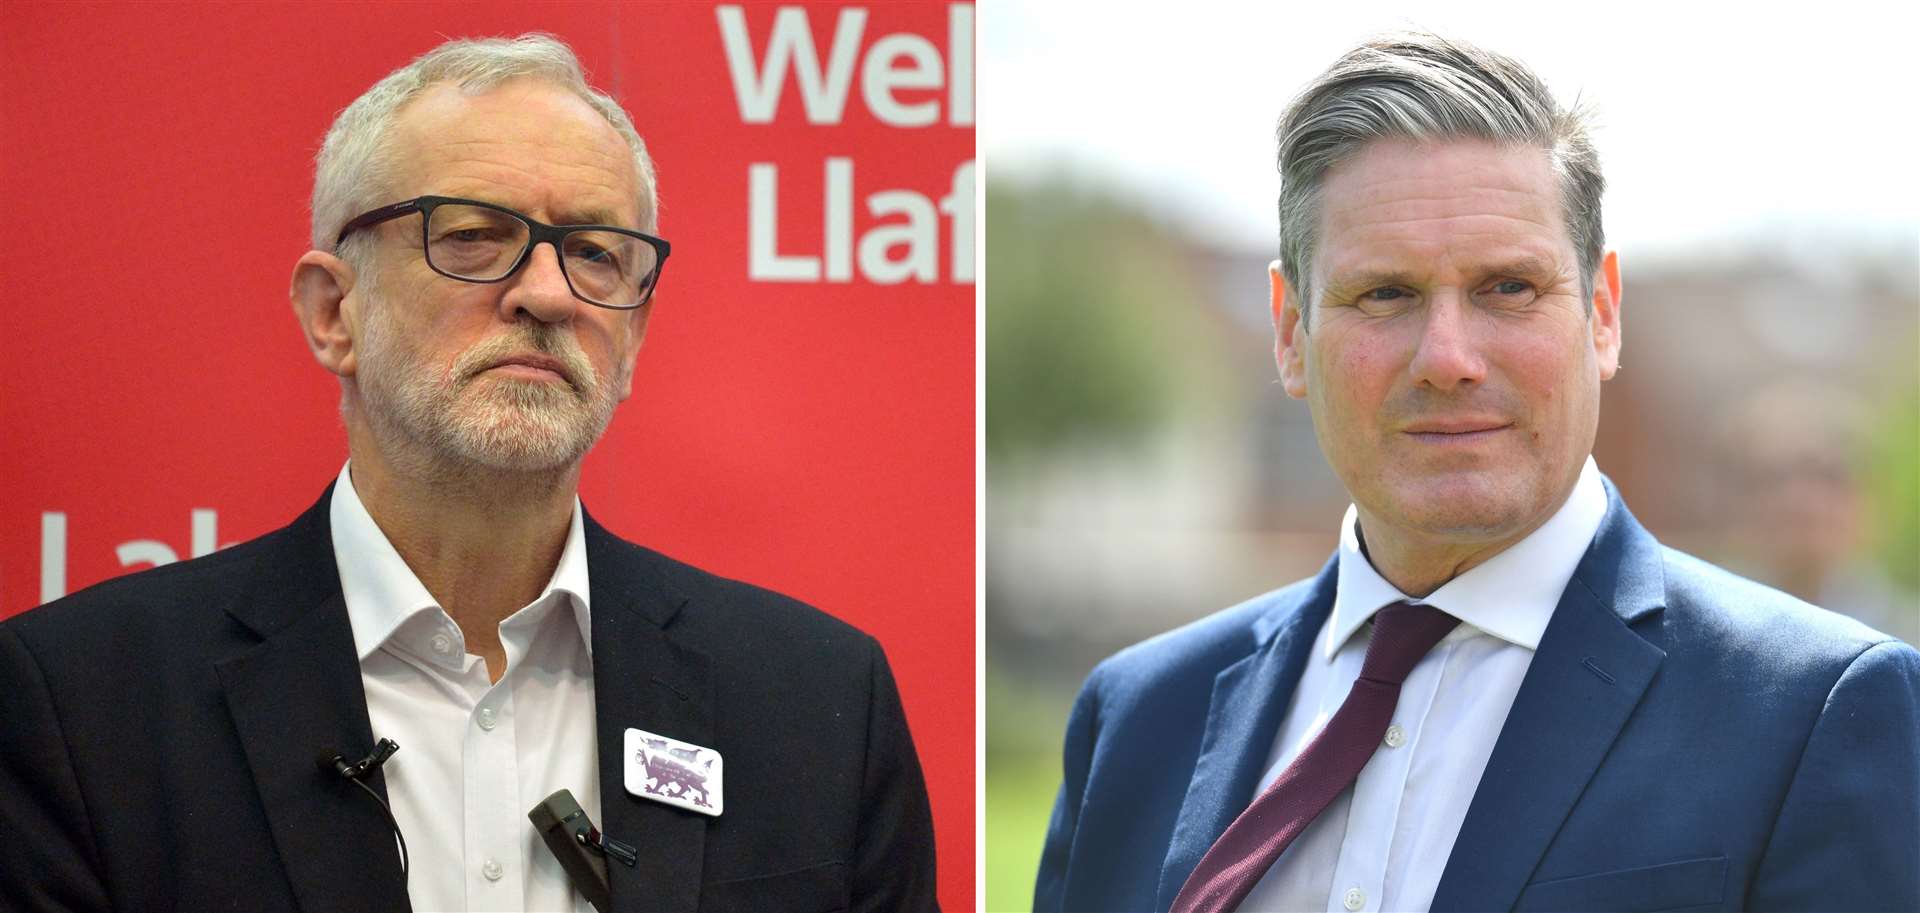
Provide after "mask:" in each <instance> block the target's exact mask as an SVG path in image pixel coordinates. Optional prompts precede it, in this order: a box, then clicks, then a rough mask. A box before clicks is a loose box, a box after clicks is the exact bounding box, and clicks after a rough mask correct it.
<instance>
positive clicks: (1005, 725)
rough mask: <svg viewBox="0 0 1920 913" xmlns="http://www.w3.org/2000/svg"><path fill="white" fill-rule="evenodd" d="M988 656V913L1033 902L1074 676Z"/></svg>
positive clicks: (1017, 912)
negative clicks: (1039, 673) (1029, 669)
mask: <svg viewBox="0 0 1920 913" xmlns="http://www.w3.org/2000/svg"><path fill="white" fill-rule="evenodd" d="M1013 668H1017V667H1016V666H1010V665H1009V664H1007V663H1004V662H1003V663H1000V664H996V663H995V662H994V661H993V659H992V657H991V655H989V658H988V661H987V772H986V777H987V810H986V811H987V818H986V821H985V822H984V824H983V826H984V827H985V828H986V838H987V855H986V860H985V865H986V876H987V893H986V897H985V899H984V901H983V902H982V907H981V909H983V910H986V911H988V913H1027V911H1030V910H1032V909H1033V876H1034V873H1036V872H1038V871H1039V869H1040V848H1041V846H1042V845H1043V844H1044V843H1045V842H1046V838H1047V823H1048V821H1049V820H1050V819H1051V817H1052V815H1053V799H1054V794H1055V793H1056V792H1057V791H1058V790H1059V789H1060V744H1061V740H1062V738H1063V737H1064V735H1065V732H1066V725H1067V710H1068V708H1069V707H1070V706H1071V704H1072V702H1073V691H1074V688H1075V686H1076V685H1077V684H1078V683H1077V682H1076V683H1072V684H1068V683H1063V682H1057V681H1055V682H1048V681H1045V680H1041V679H1035V678H1033V677H1030V676H1028V675H1023V674H1020V673H1018V672H1013V671H1009V670H1010V669H1013Z"/></svg>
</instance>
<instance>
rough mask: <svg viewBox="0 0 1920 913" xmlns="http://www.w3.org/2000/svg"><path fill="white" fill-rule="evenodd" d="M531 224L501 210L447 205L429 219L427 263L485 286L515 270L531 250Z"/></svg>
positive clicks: (434, 211) (442, 206)
mask: <svg viewBox="0 0 1920 913" xmlns="http://www.w3.org/2000/svg"><path fill="white" fill-rule="evenodd" d="M528 233H529V229H528V228H527V223H525V222H522V221H520V220H519V219H517V218H514V217H513V216H511V215H508V214H507V213H504V212H501V211H499V210H497V209H488V208H486V207H484V206H467V205H465V204H461V203H447V204H444V205H441V206H436V207H434V209H433V212H432V214H431V215H429V216H428V217H427V263H429V264H431V265H432V266H433V268H434V269H437V270H439V271H441V272H443V273H450V274H452V275H455V276H459V277H461V278H463V279H478V280H480V281H483V282H488V281H492V280H494V279H498V278H500V277H502V276H505V275H506V274H507V271H509V270H511V269H513V265H514V263H515V262H516V261H518V260H519V259H520V254H521V253H522V252H524V251H525V250H526V249H527V235H528Z"/></svg>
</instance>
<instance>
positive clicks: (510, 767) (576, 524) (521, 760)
mask: <svg viewBox="0 0 1920 913" xmlns="http://www.w3.org/2000/svg"><path fill="white" fill-rule="evenodd" d="M351 470H352V466H351V464H349V465H348V467H347V468H345V469H342V470H341V471H340V481H339V482H338V484H336V485H335V486H334V489H333V501H332V504H331V505H330V508H329V510H330V516H331V518H332V524H333V554H334V560H335V561H336V562H337V563H338V565H339V568H340V587H341V591H342V593H343V594H344V596H345V598H346V603H347V616H348V618H349V619H350V620H351V621H352V624H353V641H354V646H355V647H356V648H357V649H358V651H359V654H360V679H361V682H362V684H364V685H365V687H366V693H367V715H368V716H369V717H370V718H371V720H372V722H373V735H374V738H375V739H380V738H389V739H392V740H394V741H395V742H397V743H399V745H400V751H399V752H398V753H397V754H395V755H394V756H393V757H392V758H390V759H389V760H388V761H387V763H386V766H385V767H384V769H383V770H384V773H385V775H386V782H387V797H388V799H389V801H390V802H391V803H392V806H393V816H394V818H395V819H396V820H397V821H398V822H399V825H400V831H401V833H402V834H404V835H405V836H406V841H407V851H408V854H409V857H410V860H411V865H410V867H409V873H408V878H407V895H408V897H409V898H411V900H412V901H413V908H414V909H415V910H417V911H422V913H426V911H438V910H572V911H576V913H591V911H592V907H591V906H590V905H588V904H587V902H586V900H585V898H584V897H583V896H581V895H580V894H579V893H578V892H576V891H574V890H573V887H572V885H571V884H569V883H568V881H567V876H566V873H565V872H564V871H563V870H562V869H561V868H560V863H559V862H557V861H556V860H555V859H554V858H553V855H552V854H551V853H550V852H548V850H547V848H546V845H545V844H544V843H543V842H541V839H540V835H539V834H538V833H536V832H535V830H534V827H533V824H532V823H531V822H529V821H528V820H527V810H528V809H531V808H533V807H534V806H535V805H536V804H538V803H539V802H540V801H541V800H542V799H545V798H546V797H547V796H548V795H550V794H551V793H553V792H554V791H555V790H559V789H569V790H572V791H573V795H574V797H575V798H577V799H578V800H579V802H580V806H581V808H583V809H585V810H586V812H587V815H588V816H589V817H591V818H593V819H594V820H595V821H599V820H600V775H599V769H598V758H599V752H598V751H597V750H596V749H597V739H596V738H595V734H594V723H593V659H592V651H591V647H592V627H591V625H590V624H589V621H588V619H589V615H588V605H589V603H588V596H587V550H586V540H585V537H584V533H583V529H584V528H583V526H582V525H581V519H580V501H579V499H578V498H576V499H574V504H573V521H572V524H571V526H570V527H569V528H568V531H567V543H566V546H565V547H564V549H563V550H562V551H561V553H560V563H559V565H558V566H557V567H555V568H554V572H553V577H552V579H551V580H549V581H547V586H546V590H545V591H544V592H542V593H541V594H540V597H539V598H538V599H535V600H534V601H533V602H532V603H531V604H529V605H527V606H526V607H525V608H522V609H520V610H519V611H517V612H515V613H513V614H512V615H510V616H508V617H507V618H506V619H505V620H503V621H501V622H500V642H501V644H502V646H504V647H505V648H506V656H507V668H506V671H505V673H504V674H502V675H501V676H500V681H499V682H498V683H497V684H495V683H492V682H490V681H489V680H488V675H487V664H486V660H484V659H481V658H480V657H478V656H472V655H469V654H468V653H467V651H466V641H465V638H464V636H463V635H462V633H461V631H460V627H459V625H456V624H455V623H454V621H453V619H452V618H451V617H449V616H448V615H447V613H446V611H445V610H443V609H442V608H441V607H440V606H439V604H437V603H436V602H435V601H434V598H433V596H432V595H431V594H430V593H428V592H427V589H426V587H425V586H423V585H421V583H420V579H419V578H418V577H417V576H415V575H414V573H413V571H412V570H411V569H410V568H408V567H407V564H406V562H405V561H404V560H403V559H402V558H401V557H400V553H399V552H397V551H395V550H394V548H393V544H392V543H391V542H389V541H388V540H387V537H386V535H385V534H384V533H382V532H381V531H380V527H379V526H377V525H376V524H375V523H374V522H373V517H372V516H371V515H369V514H368V513H367V509H366V507H365V505H363V504H361V502H360V496H359V494H358V493H357V492H356V491H354V488H353V476H352V472H351ZM363 798H364V797H363ZM396 852H397V850H396ZM341 877H343V878H350V877H353V876H352V875H351V873H342V875H341Z"/></svg>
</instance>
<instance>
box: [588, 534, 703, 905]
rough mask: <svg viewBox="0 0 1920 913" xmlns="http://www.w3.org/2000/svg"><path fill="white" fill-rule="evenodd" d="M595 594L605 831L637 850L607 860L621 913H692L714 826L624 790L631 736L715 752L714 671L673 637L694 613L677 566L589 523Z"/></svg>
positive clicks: (697, 653)
mask: <svg viewBox="0 0 1920 913" xmlns="http://www.w3.org/2000/svg"><path fill="white" fill-rule="evenodd" d="M586 528H587V567H588V571H587V573H588V576H589V577H590V578H591V580H592V586H593V606H594V610H593V640H594V643H595V644H596V649H595V650H594V653H593V693H594V703H595V725H596V730H597V735H598V737H599V740H600V814H601V818H602V819H603V820H601V821H600V822H598V823H599V825H600V829H601V831H603V832H604V833H606V834H607V835H608V836H609V837H611V838H613V839H616V840H620V841H622V842H625V843H628V844H631V845H632V846H633V847H634V848H635V849H636V850H638V851H639V862H638V864H637V865H635V866H633V867H628V866H625V865H623V864H621V863H619V862H616V861H613V860H609V861H608V863H607V869H608V880H609V884H610V885H611V887H612V896H613V907H614V909H615V910H619V911H634V913H638V911H658V913H670V911H685V910H693V909H697V908H698V906H699V900H700V884H701V880H702V877H701V876H702V868H701V867H702V863H703V860H704V859H705V856H706V853H705V848H706V836H707V826H708V824H709V823H710V822H712V821H713V820H714V819H712V818H710V817H708V816H706V815H701V814H697V813H695V812H690V811H687V810H685V809H681V808H676V807H673V806H670V805H664V804H662V803H659V802H654V801H651V800H647V799H641V798H639V797H637V796H634V795H633V794H631V793H629V792H627V790H626V787H625V771H626V763H627V760H628V759H627V758H626V751H625V740H626V731H627V730H628V729H629V728H633V729H643V730H646V731H648V732H653V733H657V734H660V735H664V736H668V737H670V738H674V739H679V740H680V741H682V742H691V743H693V744H695V745H709V746H710V745H713V744H714V742H715V739H714V709H713V705H714V692H713V664H712V661H711V659H710V658H709V657H708V656H707V654H705V653H703V652H701V651H699V650H695V649H692V648H691V647H688V646H686V645H685V644H683V643H680V642H679V641H678V639H677V638H676V636H675V634H674V630H673V627H672V625H673V622H674V620H675V619H676V618H677V617H678V616H679V615H680V613H681V612H682V611H692V610H697V608H698V606H697V605H695V604H694V603H693V600H692V599H691V597H690V596H689V594H688V593H687V592H686V591H685V588H684V587H682V586H680V585H679V584H678V583H677V581H676V578H677V577H678V576H679V571H678V567H677V565H675V564H673V563H672V562H670V561H668V560H667V559H666V558H664V557H662V556H660V555H658V554H656V553H654V552H652V551H649V550H647V549H644V548H640V547H639V546H636V545H633V544H631V543H628V542H625V541H622V540H621V539H619V538H617V537H615V536H614V535H613V534H611V533H609V532H607V530H606V529H605V528H604V527H602V526H601V525H600V524H599V523H597V522H595V521H594V519H593V517H592V516H591V515H588V516H587V517H586Z"/></svg>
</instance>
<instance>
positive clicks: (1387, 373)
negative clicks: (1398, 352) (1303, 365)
mask: <svg viewBox="0 0 1920 913" xmlns="http://www.w3.org/2000/svg"><path fill="white" fill-rule="evenodd" d="M1329 341H1330V342H1337V344H1335V345H1329V346H1327V347H1326V349H1325V350H1324V352H1323V354H1322V356H1321V358H1320V360H1319V364H1320V371H1319V372H1318V376H1317V377H1316V378H1315V380H1316V381H1317V385H1318V386H1319V387H1320V389H1321V390H1322V391H1323V392H1322V401H1323V402H1326V403H1327V404H1328V405H1331V406H1332V407H1334V408H1335V409H1336V410H1339V411H1342V412H1347V413H1351V414H1354V415H1356V416H1358V415H1366V416H1371V415H1373V414H1375V413H1377V412H1378V411H1379V409H1380V406H1381V404H1382V403H1383V402H1385V400H1386V393H1387V391H1388V390H1390V389H1392V387H1393V379H1394V377H1395V376H1397V374H1398V372H1399V366H1398V363H1397V362H1396V361H1395V359H1394V358H1393V355H1392V352H1391V351H1390V350H1389V348H1388V347H1387V346H1385V345H1382V344H1380V342H1379V341H1378V340H1355V339H1350V338H1348V339H1342V340H1338V341H1334V340H1329ZM1342 424H1343V426H1344V430H1349V431H1358V430H1362V429H1364V428H1367V427H1371V423H1370V422H1365V421H1354V420H1349V421H1346V422H1343V423H1342Z"/></svg>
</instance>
